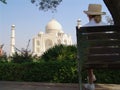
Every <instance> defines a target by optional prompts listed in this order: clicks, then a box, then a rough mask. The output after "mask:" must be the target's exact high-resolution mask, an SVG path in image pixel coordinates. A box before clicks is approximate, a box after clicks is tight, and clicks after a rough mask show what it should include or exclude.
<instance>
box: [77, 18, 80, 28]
mask: <svg viewBox="0 0 120 90" xmlns="http://www.w3.org/2000/svg"><path fill="white" fill-rule="evenodd" d="M77 27H78V29H79V28H80V27H81V20H80V19H78V20H77Z"/></svg>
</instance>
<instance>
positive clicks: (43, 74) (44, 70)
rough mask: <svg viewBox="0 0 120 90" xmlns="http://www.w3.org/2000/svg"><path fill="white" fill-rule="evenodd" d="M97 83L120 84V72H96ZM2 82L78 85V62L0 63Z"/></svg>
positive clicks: (0, 78) (85, 75)
mask: <svg viewBox="0 0 120 90" xmlns="http://www.w3.org/2000/svg"><path fill="white" fill-rule="evenodd" d="M94 73H95V75H96V78H97V81H96V83H114V84H120V79H119V77H120V71H119V70H107V69H105V70H102V69H101V70H100V69H99V70H94ZM82 76H83V77H82V79H83V83H85V82H87V79H86V77H87V72H86V70H83V73H82ZM0 80H1V81H29V82H53V83H78V71H77V63H76V62H71V61H70V62H68V61H61V62H60V61H52V62H39V63H38V62H29V63H21V64H18V63H10V62H9V63H0Z"/></svg>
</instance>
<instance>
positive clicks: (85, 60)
mask: <svg viewBox="0 0 120 90" xmlns="http://www.w3.org/2000/svg"><path fill="white" fill-rule="evenodd" d="M76 30H77V31H76V32H77V49H78V60H79V63H80V65H81V67H83V68H86V69H88V68H108V69H109V68H112V69H114V68H115V69H116V68H120V26H114V25H113V26H96V27H81V28H80V29H78V28H77V27H76Z"/></svg>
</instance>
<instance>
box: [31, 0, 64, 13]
mask: <svg viewBox="0 0 120 90" xmlns="http://www.w3.org/2000/svg"><path fill="white" fill-rule="evenodd" d="M61 2H62V0H31V3H33V4H36V6H38V7H39V9H40V10H43V11H48V10H52V11H55V10H56V8H57V6H58V5H59V4H60V3H61Z"/></svg>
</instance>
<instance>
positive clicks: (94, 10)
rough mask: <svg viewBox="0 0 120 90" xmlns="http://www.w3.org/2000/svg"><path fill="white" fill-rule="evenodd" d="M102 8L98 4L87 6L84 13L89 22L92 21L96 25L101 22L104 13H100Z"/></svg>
mask: <svg viewBox="0 0 120 90" xmlns="http://www.w3.org/2000/svg"><path fill="white" fill-rule="evenodd" d="M101 10H102V6H101V5H100V4H89V6H88V11H84V13H85V14H87V16H88V17H89V20H91V19H94V20H95V22H96V23H99V22H100V21H101V18H102V17H101V15H105V14H106V13H105V12H101Z"/></svg>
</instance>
